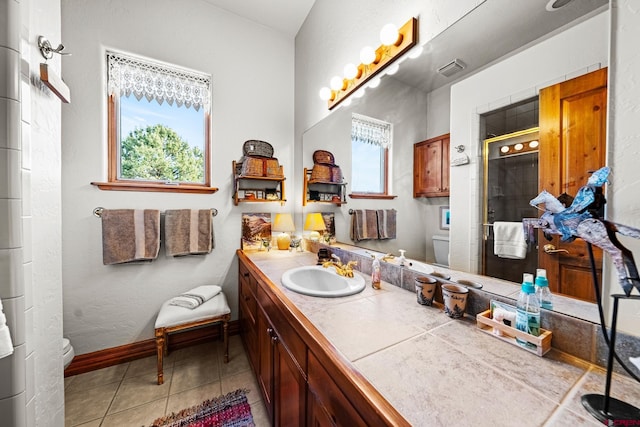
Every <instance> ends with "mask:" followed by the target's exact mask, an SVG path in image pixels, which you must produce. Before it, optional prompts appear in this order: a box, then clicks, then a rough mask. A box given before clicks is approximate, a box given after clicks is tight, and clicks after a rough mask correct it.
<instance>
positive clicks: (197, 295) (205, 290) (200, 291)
mask: <svg viewBox="0 0 640 427" xmlns="http://www.w3.org/2000/svg"><path fill="white" fill-rule="evenodd" d="M220 292H222V288H221V287H220V286H218V285H203V286H198V287H197V288H193V289H191V290H189V291H187V292H185V293H183V294H180V295H178V296H177V297H174V298H171V301H169V305H177V306H178V307H184V308H190V309H192V310H193V309H194V308H196V307H198V306H199V305H201V304H204V303H205V302H207V301H209V300H210V299H211V298H213V297H215V296H216V295H218V294H219V293H220Z"/></svg>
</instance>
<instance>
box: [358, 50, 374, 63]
mask: <svg viewBox="0 0 640 427" xmlns="http://www.w3.org/2000/svg"><path fill="white" fill-rule="evenodd" d="M375 60H376V51H375V50H374V49H373V48H372V47H371V46H365V47H363V48H362V50H361V51H360V62H362V63H363V64H364V65H370V64H373V62H374V61H375Z"/></svg>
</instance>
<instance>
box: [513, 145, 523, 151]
mask: <svg viewBox="0 0 640 427" xmlns="http://www.w3.org/2000/svg"><path fill="white" fill-rule="evenodd" d="M513 148H514V149H515V150H516V151H520V150H522V149H523V148H524V145H522V144H520V143H517V144H516V145H514V146H513Z"/></svg>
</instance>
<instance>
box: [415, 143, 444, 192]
mask: <svg viewBox="0 0 640 427" xmlns="http://www.w3.org/2000/svg"><path fill="white" fill-rule="evenodd" d="M447 196H449V134H445V135H441V136H438V137H435V138H431V139H427V140H426V141H422V142H418V143H416V144H414V145H413V197H447Z"/></svg>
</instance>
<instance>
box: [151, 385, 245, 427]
mask: <svg viewBox="0 0 640 427" xmlns="http://www.w3.org/2000/svg"><path fill="white" fill-rule="evenodd" d="M213 426H216V427H218V426H219V427H253V426H255V424H254V422H253V416H252V415H251V407H250V406H249V402H248V401H247V390H244V389H238V390H236V391H232V392H231V393H227V394H225V395H224V396H219V397H216V398H213V399H210V400H205V401H204V402H202V403H201V404H199V405H196V406H192V407H191V408H187V409H183V410H181V411H179V412H174V413H172V414H171V415H166V416H164V417H162V418H158V419H157V420H155V421H154V422H153V424H151V426H150V427H213Z"/></svg>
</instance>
